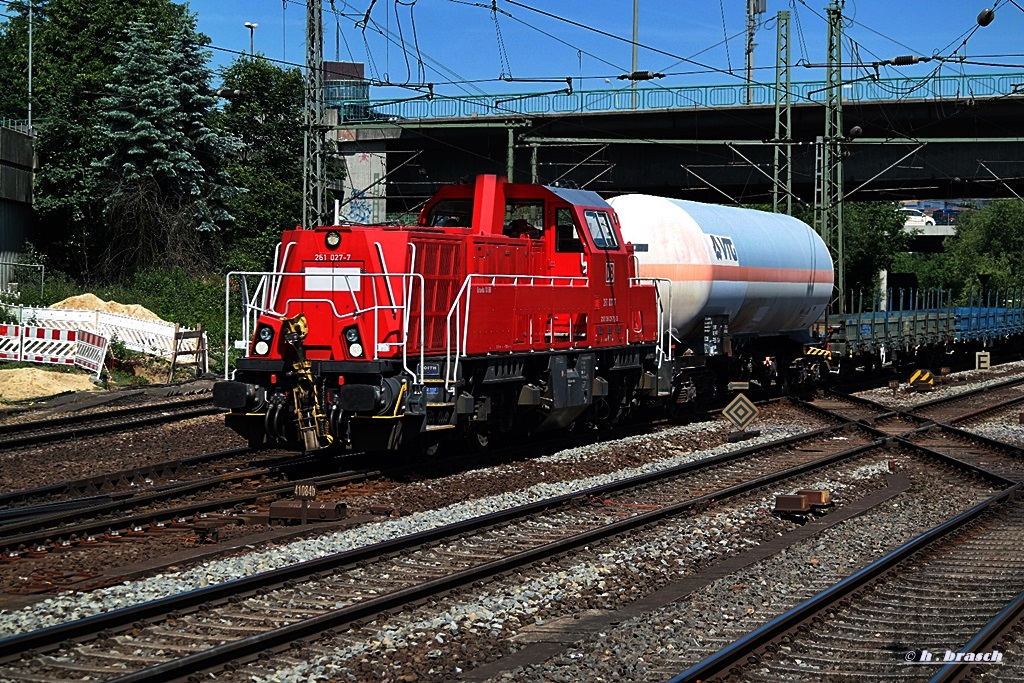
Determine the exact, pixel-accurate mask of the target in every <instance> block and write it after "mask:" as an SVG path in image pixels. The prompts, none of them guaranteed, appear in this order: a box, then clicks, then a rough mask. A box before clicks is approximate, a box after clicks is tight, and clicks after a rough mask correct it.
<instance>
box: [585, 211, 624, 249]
mask: <svg viewBox="0 0 1024 683" xmlns="http://www.w3.org/2000/svg"><path fill="white" fill-rule="evenodd" d="M584 213H585V215H586V217H587V228H588V229H589V230H590V236H591V237H592V238H593V239H594V245H595V246H596V247H597V248H598V249H618V248H619V241H618V240H617V239H616V238H615V230H613V229H612V221H611V219H610V218H609V217H608V213H607V212H606V211H593V210H590V211H586V212H584Z"/></svg>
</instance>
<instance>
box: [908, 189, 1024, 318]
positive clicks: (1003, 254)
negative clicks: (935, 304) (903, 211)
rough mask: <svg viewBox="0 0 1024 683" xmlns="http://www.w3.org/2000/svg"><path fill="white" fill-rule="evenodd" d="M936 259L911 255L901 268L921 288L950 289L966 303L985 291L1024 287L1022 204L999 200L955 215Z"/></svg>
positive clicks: (1023, 216)
mask: <svg viewBox="0 0 1024 683" xmlns="http://www.w3.org/2000/svg"><path fill="white" fill-rule="evenodd" d="M943 249H944V251H942V252H941V253H938V254H927V255H925V254H913V255H908V256H906V257H905V258H904V259H903V260H902V261H901V266H902V267H903V268H906V269H907V270H909V271H911V272H915V273H916V274H917V276H918V280H919V281H920V283H921V286H922V287H941V288H943V289H951V290H952V291H953V294H954V296H955V297H956V300H957V301H958V302H960V303H966V302H967V301H968V299H969V297H970V294H971V292H978V291H980V290H981V289H982V288H984V287H987V289H988V290H989V291H991V292H997V291H999V292H1007V291H1010V290H1013V289H1016V288H1020V287H1024V202H1021V201H1020V200H1018V199H1004V200H999V201H995V202H992V203H991V204H989V205H987V206H985V207H984V208H982V209H978V210H977V211H965V212H963V213H961V214H960V219H959V222H958V223H957V226H956V234H955V235H953V236H952V237H947V238H946V240H945V242H944V243H943Z"/></svg>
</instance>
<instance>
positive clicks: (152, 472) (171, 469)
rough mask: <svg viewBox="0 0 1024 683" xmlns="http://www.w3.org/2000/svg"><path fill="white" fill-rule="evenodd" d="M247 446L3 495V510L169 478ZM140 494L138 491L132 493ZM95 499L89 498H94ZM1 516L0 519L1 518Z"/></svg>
mask: <svg viewBox="0 0 1024 683" xmlns="http://www.w3.org/2000/svg"><path fill="white" fill-rule="evenodd" d="M251 450H252V449H250V448H249V447H247V446H242V447H239V448H228V449H225V450H223V451H212V452H210V453H202V454H200V455H192V456H189V457H187V458H182V459H181V460H172V461H165V462H161V463H156V464H153V465H144V466H142V467H133V468H132V469H128V470H121V471H119V472H110V473H108V474H101V475H97V476H95V477H87V478H85V479H76V480H73V481H65V482H61V483H59V484H47V485H46V486H36V487H34V488H30V489H23V490H21V491H12V492H10V493H4V494H0V507H3V506H12V507H13V506H14V505H16V504H18V503H21V502H23V501H26V500H31V499H33V498H45V497H53V496H61V495H68V494H76V493H83V492H86V491H96V492H97V493H98V492H99V491H100V489H101V488H103V486H104V485H108V484H111V483H113V482H122V481H128V482H130V481H132V480H134V479H138V478H145V477H150V476H167V473H172V474H177V473H178V472H179V471H180V470H181V469H182V468H186V467H194V466H196V465H201V464H204V463H206V462H211V461H215V460H220V459H222V458H231V457H234V456H236V455H242V454H244V453H248V452H250V451H251ZM120 493H121V492H118V491H112V492H110V493H106V494H102V495H103V496H105V497H116V496H118V495H120ZM133 493H137V492H133ZM91 497H92V496H90V498H91ZM2 514H3V513H0V519H2Z"/></svg>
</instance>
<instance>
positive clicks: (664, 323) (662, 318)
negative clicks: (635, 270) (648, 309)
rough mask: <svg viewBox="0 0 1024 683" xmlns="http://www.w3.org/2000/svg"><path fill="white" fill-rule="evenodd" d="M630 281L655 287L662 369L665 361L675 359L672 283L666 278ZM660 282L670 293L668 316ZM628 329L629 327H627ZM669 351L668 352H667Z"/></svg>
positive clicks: (641, 278) (659, 358)
mask: <svg viewBox="0 0 1024 683" xmlns="http://www.w3.org/2000/svg"><path fill="white" fill-rule="evenodd" d="M629 281H630V282H631V283H633V284H636V285H640V284H644V283H645V282H649V283H651V284H652V285H653V286H654V295H655V300H656V301H657V303H658V341H657V350H658V367H659V368H660V367H661V366H662V364H663V362H664V361H670V360H672V359H673V353H672V281H671V280H669V279H668V278H664V277H634V278H630V279H629ZM659 282H664V283H665V284H666V285H667V287H666V290H667V291H668V307H667V309H668V315H667V316H666V315H665V310H666V307H665V302H664V301H662V298H661V288H660V287H658V283H659ZM627 329H628V327H627ZM666 340H667V342H668V343H667V344H666ZM666 349H667V350H666Z"/></svg>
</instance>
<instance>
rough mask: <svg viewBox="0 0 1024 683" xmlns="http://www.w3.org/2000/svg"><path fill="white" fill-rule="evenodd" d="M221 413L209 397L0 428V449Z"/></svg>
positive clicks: (20, 423)
mask: <svg viewBox="0 0 1024 683" xmlns="http://www.w3.org/2000/svg"><path fill="white" fill-rule="evenodd" d="M222 412H224V411H223V410H221V409H220V408H217V407H216V406H214V405H213V399H212V398H210V397H209V396H206V397H200V398H192V399H184V400H178V401H166V402H161V403H152V404H148V405H142V406H132V407H130V408H118V409H116V410H107V411H103V412H97V413H84V414H80V415H66V416H63V417H54V418H48V419H45V420H35V421H31V422H17V423H12V424H5V425H0V449H4V450H10V449H14V448H25V447H29V446H38V445H40V444H44V443H52V442H55V441H63V440H67V439H75V438H81V437H85V436H91V435H94V434H106V433H109V432H114V431H124V430H129V429H136V428H138V427H146V426H150V425H155V424H164V423H167V422H176V421H180V420H187V419H189V418H193V417H202V416H204V415H214V414H217V413H222Z"/></svg>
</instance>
